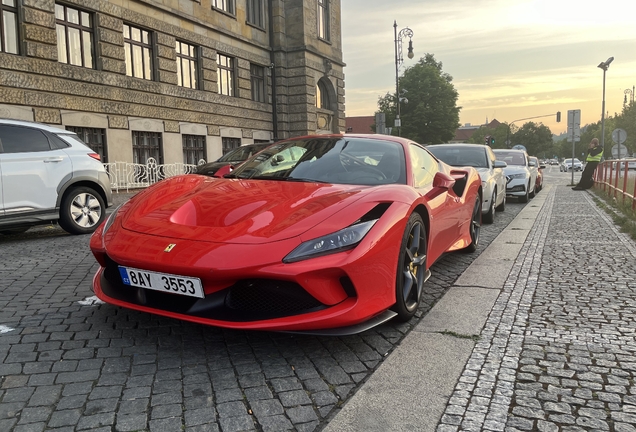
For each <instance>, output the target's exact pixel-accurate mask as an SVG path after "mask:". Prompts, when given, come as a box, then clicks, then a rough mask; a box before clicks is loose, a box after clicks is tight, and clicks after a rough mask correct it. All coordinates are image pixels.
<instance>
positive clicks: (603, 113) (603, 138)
mask: <svg viewBox="0 0 636 432" xmlns="http://www.w3.org/2000/svg"><path fill="white" fill-rule="evenodd" d="M613 61H614V57H610V58H608V59H607V60H605V61H604V62H601V63H599V65H598V67H599V68H601V69H603V110H602V111H601V148H602V149H603V155H605V72H607V68H609V65H610V63H612V62H613Z"/></svg>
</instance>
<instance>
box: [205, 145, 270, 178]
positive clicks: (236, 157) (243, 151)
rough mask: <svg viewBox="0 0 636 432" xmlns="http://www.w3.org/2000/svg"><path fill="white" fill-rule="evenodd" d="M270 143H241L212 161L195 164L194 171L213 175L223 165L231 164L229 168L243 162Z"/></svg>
mask: <svg viewBox="0 0 636 432" xmlns="http://www.w3.org/2000/svg"><path fill="white" fill-rule="evenodd" d="M270 145H272V143H271V142H267V143H256V144H245V145H242V146H240V147H238V148H235V149H234V150H232V151H230V152H228V153H226V154H224V155H223V156H221V157H220V158H218V159H217V160H215V161H214V162H208V163H206V164H202V165H199V166H197V170H196V173H197V174H203V175H208V176H214V174H216V172H217V171H218V170H219V169H220V168H223V167H225V166H228V165H229V166H231V169H234V168H235V167H236V166H238V165H240V164H242V163H243V162H245V161H246V160H247V159H248V158H250V157H251V156H252V155H254V154H256V153H258V152H259V151H261V150H263V149H265V148H267V147H269V146H270Z"/></svg>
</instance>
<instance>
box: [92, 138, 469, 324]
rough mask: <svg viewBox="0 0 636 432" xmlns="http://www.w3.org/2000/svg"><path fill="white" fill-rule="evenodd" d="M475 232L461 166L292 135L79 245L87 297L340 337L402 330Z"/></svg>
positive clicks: (136, 207)
mask: <svg viewBox="0 0 636 432" xmlns="http://www.w3.org/2000/svg"><path fill="white" fill-rule="evenodd" d="M292 159H293V160H294V163H292V164H288V163H287V161H289V160H292ZM279 167H280V168H279ZM480 226H481V179H480V178H479V174H478V173H477V171H475V169H473V168H470V167H463V168H454V167H450V166H448V165H446V164H445V163H443V162H439V161H438V160H437V159H435V158H434V157H433V156H432V155H431V154H430V153H429V152H428V151H427V150H426V149H425V148H424V147H423V146H420V145H418V144H415V143H413V142H412V141H410V140H406V139H403V138H399V137H394V136H386V135H354V134H347V135H314V136H308V137H298V138H293V139H289V140H285V141H279V142H277V143H276V144H274V145H272V146H270V147H268V148H267V149H265V150H263V151H262V152H260V153H258V154H257V155H255V156H252V157H251V158H250V159H248V160H247V161H245V162H244V163H243V164H241V165H240V166H239V167H238V168H236V169H235V170H234V171H233V172H232V173H230V174H226V176H225V177H224V178H209V177H206V176H202V175H196V174H189V175H182V176H176V177H171V178H168V179H166V180H163V181H161V182H159V183H157V184H155V185H153V186H150V187H149V188H148V189H146V190H145V191H144V192H142V193H140V194H138V195H136V196H135V197H133V198H131V199H130V200H129V201H128V202H126V203H125V204H124V205H123V206H122V207H120V208H119V209H118V211H116V212H113V214H111V215H110V216H109V218H108V219H107V221H106V223H104V224H103V225H102V226H101V227H100V228H98V230H97V231H96V232H95V234H93V236H92V238H91V242H90V247H91V250H92V252H93V254H94V255H95V257H96V259H97V261H98V262H99V269H98V271H97V274H96V276H95V278H94V279H93V288H94V291H95V293H96V295H97V296H98V297H99V298H100V299H102V300H104V301H105V302H107V303H111V304H114V305H117V306H122V307H126V308H130V309H134V310H141V311H145V312H151V313H155V314H158V315H164V316H169V317H172V318H177V319H182V320H186V321H192V322H196V323H200V324H207V325H213V326H219V327H226V328H235V329H244V330H247V329H251V330H276V331H304V332H306V331H315V332H318V333H321V334H332V335H335V334H352V333H358V332H361V331H364V330H366V329H368V328H371V327H373V326H375V325H377V324H380V323H382V322H385V321H386V320H388V319H391V318H396V319H399V320H403V321H406V320H408V319H410V318H411V317H412V316H413V315H414V314H415V312H416V311H417V309H418V305H419V303H420V300H421V298H422V296H423V284H424V282H425V281H426V280H427V279H428V277H429V275H430V271H429V268H430V267H431V265H432V264H433V263H434V262H435V261H436V260H437V259H438V258H440V257H441V256H442V255H443V254H444V253H446V252H451V251H455V250H461V249H463V250H465V251H468V252H472V251H475V250H476V248H477V246H478V244H479V234H480Z"/></svg>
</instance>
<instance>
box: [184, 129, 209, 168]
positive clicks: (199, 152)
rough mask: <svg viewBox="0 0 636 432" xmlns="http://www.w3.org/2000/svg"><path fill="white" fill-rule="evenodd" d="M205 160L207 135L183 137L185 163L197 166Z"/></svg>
mask: <svg viewBox="0 0 636 432" xmlns="http://www.w3.org/2000/svg"><path fill="white" fill-rule="evenodd" d="M202 159H203V160H205V135H183V163H184V164H190V165H196V164H198V163H199V161H200V160H202Z"/></svg>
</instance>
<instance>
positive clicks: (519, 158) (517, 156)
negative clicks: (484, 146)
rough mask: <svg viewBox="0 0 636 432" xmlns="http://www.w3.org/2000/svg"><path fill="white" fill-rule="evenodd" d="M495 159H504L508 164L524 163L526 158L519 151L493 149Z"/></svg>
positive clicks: (523, 164)
mask: <svg viewBox="0 0 636 432" xmlns="http://www.w3.org/2000/svg"><path fill="white" fill-rule="evenodd" d="M495 157H496V158H497V160H500V161H504V162H506V163H507V164H508V165H521V166H525V165H526V158H525V156H524V155H523V153H521V152H516V151H498V150H495Z"/></svg>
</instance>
